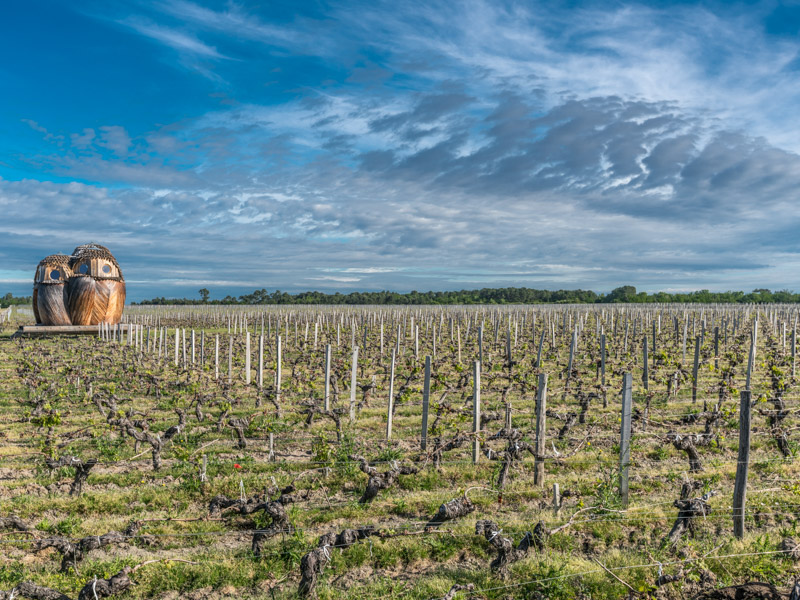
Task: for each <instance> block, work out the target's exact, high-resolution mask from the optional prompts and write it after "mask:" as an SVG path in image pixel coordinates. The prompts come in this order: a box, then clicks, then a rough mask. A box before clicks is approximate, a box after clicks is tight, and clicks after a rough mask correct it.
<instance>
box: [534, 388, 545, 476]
mask: <svg viewBox="0 0 800 600" xmlns="http://www.w3.org/2000/svg"><path fill="white" fill-rule="evenodd" d="M546 431H547V373H539V385H538V386H537V388H536V453H535V454H534V466H533V483H534V485H539V486H543V485H544V453H545V448H544V444H545V432H546Z"/></svg>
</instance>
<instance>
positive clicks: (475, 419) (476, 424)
mask: <svg viewBox="0 0 800 600" xmlns="http://www.w3.org/2000/svg"><path fill="white" fill-rule="evenodd" d="M472 383H473V389H472V434H473V435H474V436H475V437H474V439H473V440H472V464H473V465H477V464H478V458H480V454H481V441H480V438H479V437H478V435H479V434H480V430H481V363H480V362H479V361H477V360H476V361H475V363H474V365H473V368H472Z"/></svg>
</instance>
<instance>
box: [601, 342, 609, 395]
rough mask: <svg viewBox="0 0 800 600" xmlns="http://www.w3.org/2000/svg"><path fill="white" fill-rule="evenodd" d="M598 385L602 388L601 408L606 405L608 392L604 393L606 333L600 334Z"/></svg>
mask: <svg viewBox="0 0 800 600" xmlns="http://www.w3.org/2000/svg"><path fill="white" fill-rule="evenodd" d="M600 385H601V387H602V388H603V408H607V407H608V394H607V393H606V334H605V333H603V334H601V335H600Z"/></svg>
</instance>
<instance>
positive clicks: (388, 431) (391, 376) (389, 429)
mask: <svg viewBox="0 0 800 600" xmlns="http://www.w3.org/2000/svg"><path fill="white" fill-rule="evenodd" d="M396 358H397V348H392V363H391V366H390V367H389V403H388V407H389V408H388V410H387V414H386V439H387V440H390V439H392V413H393V412H394V361H395V359H396Z"/></svg>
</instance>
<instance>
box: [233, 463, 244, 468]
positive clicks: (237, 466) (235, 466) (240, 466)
mask: <svg viewBox="0 0 800 600" xmlns="http://www.w3.org/2000/svg"><path fill="white" fill-rule="evenodd" d="M233 468H234V469H241V468H242V465H240V464H239V463H234V465H233Z"/></svg>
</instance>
